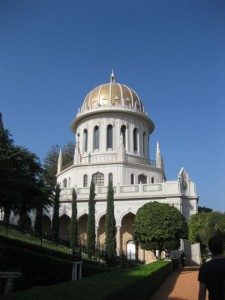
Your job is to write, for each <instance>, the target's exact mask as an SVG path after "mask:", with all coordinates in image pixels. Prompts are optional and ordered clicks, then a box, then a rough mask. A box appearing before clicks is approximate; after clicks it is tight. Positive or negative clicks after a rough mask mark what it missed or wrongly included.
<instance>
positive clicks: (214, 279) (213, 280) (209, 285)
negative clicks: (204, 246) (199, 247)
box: [198, 236, 225, 300]
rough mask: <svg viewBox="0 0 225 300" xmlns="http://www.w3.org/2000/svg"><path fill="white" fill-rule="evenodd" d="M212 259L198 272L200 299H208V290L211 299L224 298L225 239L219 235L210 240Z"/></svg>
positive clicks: (222, 299)
mask: <svg viewBox="0 0 225 300" xmlns="http://www.w3.org/2000/svg"><path fill="white" fill-rule="evenodd" d="M208 246H209V250H210V252H211V253H212V259H211V260H209V261H207V262H205V263H204V264H203V265H202V266H201V268H200V270H199V274H198V281H199V294H198V300H205V299H206V290H208V292H209V300H224V299H225V293H224V282H225V257H224V256H223V241H222V239H221V238H220V237H218V236H212V237H211V238H210V239H209V242H208Z"/></svg>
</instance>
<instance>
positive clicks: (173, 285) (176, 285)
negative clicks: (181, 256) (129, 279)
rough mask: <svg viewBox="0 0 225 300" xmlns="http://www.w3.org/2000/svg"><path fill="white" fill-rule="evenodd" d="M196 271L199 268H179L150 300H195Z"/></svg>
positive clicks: (196, 291)
mask: <svg viewBox="0 0 225 300" xmlns="http://www.w3.org/2000/svg"><path fill="white" fill-rule="evenodd" d="M198 271H199V266H186V267H184V268H181V267H180V268H179V269H178V270H176V271H174V272H173V273H172V274H171V275H170V276H169V277H168V278H167V279H166V280H165V281H164V282H163V283H162V284H161V286H160V287H159V288H158V289H157V291H156V292H155V293H154V294H153V295H152V297H151V298H150V300H167V299H168V300H197V299H198V287H199V284H198ZM207 299H208V298H207Z"/></svg>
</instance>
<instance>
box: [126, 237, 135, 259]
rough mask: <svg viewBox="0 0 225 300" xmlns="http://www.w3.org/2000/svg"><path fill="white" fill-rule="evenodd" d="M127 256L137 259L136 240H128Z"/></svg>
mask: <svg viewBox="0 0 225 300" xmlns="http://www.w3.org/2000/svg"><path fill="white" fill-rule="evenodd" d="M127 258H128V259H132V260H135V259H136V244H135V242H134V241H128V242H127Z"/></svg>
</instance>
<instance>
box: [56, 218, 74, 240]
mask: <svg viewBox="0 0 225 300" xmlns="http://www.w3.org/2000/svg"><path fill="white" fill-rule="evenodd" d="M70 222H71V219H70V217H69V216H68V215H67V214H65V213H64V214H63V215H61V216H60V217H59V237H60V239H62V240H63V241H65V242H66V241H67V242H68V241H69V240H70Z"/></svg>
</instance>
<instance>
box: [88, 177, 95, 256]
mask: <svg viewBox="0 0 225 300" xmlns="http://www.w3.org/2000/svg"><path fill="white" fill-rule="evenodd" d="M94 251H95V184H94V182H93V180H92V181H91V186H90V194H89V201H88V222H87V254H88V258H91V257H92V256H93V254H94Z"/></svg>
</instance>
